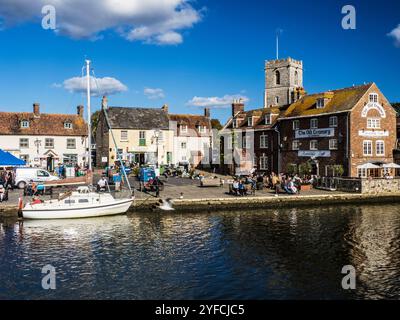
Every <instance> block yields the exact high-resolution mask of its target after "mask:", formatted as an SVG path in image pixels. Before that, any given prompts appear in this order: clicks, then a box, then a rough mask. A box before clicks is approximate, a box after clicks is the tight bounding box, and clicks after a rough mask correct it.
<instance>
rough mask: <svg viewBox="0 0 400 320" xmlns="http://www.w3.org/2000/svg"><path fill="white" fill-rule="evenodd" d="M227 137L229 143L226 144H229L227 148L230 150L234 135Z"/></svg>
mask: <svg viewBox="0 0 400 320" xmlns="http://www.w3.org/2000/svg"><path fill="white" fill-rule="evenodd" d="M227 139H228V143H227V144H226V145H227V149H228V150H230V149H232V147H233V141H232V137H231V136H229V137H228V138H227Z"/></svg>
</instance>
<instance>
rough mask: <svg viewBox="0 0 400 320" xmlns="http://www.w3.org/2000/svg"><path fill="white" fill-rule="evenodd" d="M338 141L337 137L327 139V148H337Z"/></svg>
mask: <svg viewBox="0 0 400 320" xmlns="http://www.w3.org/2000/svg"><path fill="white" fill-rule="evenodd" d="M337 148H338V143H337V139H329V150H337Z"/></svg>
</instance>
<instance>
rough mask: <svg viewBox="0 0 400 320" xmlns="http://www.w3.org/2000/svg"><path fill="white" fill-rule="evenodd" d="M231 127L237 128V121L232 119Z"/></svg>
mask: <svg viewBox="0 0 400 320" xmlns="http://www.w3.org/2000/svg"><path fill="white" fill-rule="evenodd" d="M232 126H233V127H234V128H237V127H238V126H239V121H238V119H233V122H232Z"/></svg>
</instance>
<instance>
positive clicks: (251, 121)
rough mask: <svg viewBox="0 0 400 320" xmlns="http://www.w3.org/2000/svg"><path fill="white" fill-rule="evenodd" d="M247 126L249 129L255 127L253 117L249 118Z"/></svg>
mask: <svg viewBox="0 0 400 320" xmlns="http://www.w3.org/2000/svg"><path fill="white" fill-rule="evenodd" d="M247 126H249V127H252V126H253V117H250V118H247Z"/></svg>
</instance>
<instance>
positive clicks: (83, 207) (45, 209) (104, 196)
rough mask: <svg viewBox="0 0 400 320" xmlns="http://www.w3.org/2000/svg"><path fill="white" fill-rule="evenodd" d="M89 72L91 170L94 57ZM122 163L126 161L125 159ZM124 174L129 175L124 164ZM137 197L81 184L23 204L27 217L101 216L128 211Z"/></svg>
mask: <svg viewBox="0 0 400 320" xmlns="http://www.w3.org/2000/svg"><path fill="white" fill-rule="evenodd" d="M86 76H87V108H88V150H89V151H88V161H89V172H92V159H91V140H92V139H91V131H92V130H91V119H90V116H91V114H90V112H91V111H90V61H89V60H86ZM121 164H122V161H121ZM122 169H123V170H122V171H123V173H124V177H125V179H126V181H127V185H128V187H129V191H130V194H131V188H130V185H129V181H128V177H127V176H126V173H125V169H124V168H122ZM133 201H134V196H129V197H128V198H121V199H116V198H114V197H113V196H112V195H111V194H110V193H97V192H93V191H91V189H90V187H79V188H77V190H76V191H72V192H67V193H65V194H64V195H61V196H60V197H59V198H58V199H52V200H46V201H43V202H40V203H35V202H31V203H28V204H26V205H25V206H24V207H23V208H22V210H21V211H22V216H23V218H24V219H73V218H90V217H101V216H109V215H116V214H121V213H125V212H127V211H128V209H129V207H130V206H131V205H132V202H133Z"/></svg>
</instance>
